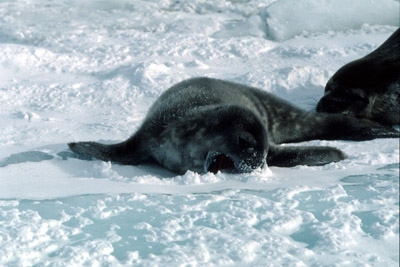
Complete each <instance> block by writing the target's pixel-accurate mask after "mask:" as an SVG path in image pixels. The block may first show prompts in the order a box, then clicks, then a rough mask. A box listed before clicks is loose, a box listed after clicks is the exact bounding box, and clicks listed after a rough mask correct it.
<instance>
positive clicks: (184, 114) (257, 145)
mask: <svg viewBox="0 0 400 267" xmlns="http://www.w3.org/2000/svg"><path fill="white" fill-rule="evenodd" d="M398 136H399V134H398V132H396V131H394V130H393V129H392V128H391V127H387V126H382V125H380V124H378V123H375V122H372V121H369V120H359V119H356V118H352V117H348V116H344V115H340V114H323V113H314V112H306V111H303V110H301V109H299V108H297V107H295V106H293V105H291V104H290V103H288V102H286V101H284V100H282V99H279V98H277V97H275V96H273V95H271V94H269V93H267V92H264V91H261V90H259V89H256V88H252V87H248V86H245V85H240V84H236V83H232V82H227V81H223V80H217V79H211V78H194V79H189V80H186V81H183V82H180V83H178V84H176V85H175V86H173V87H171V88H170V89H168V90H167V91H166V92H164V93H163V94H162V95H161V96H160V97H159V98H158V99H157V101H156V102H155V103H154V104H153V106H152V107H151V108H150V110H149V112H148V114H147V116H146V118H145V120H144V122H143V124H142V126H141V127H140V128H139V130H138V131H137V132H136V133H135V134H134V135H133V136H132V137H130V138H129V139H128V140H126V141H124V142H122V143H119V144H114V145H103V144H99V143H95V142H78V143H70V144H69V147H70V148H71V150H73V151H74V152H76V153H79V154H84V155H88V156H91V157H95V158H98V159H101V160H105V161H112V162H116V163H121V164H130V165H137V164H140V163H143V162H146V161H149V160H155V161H156V162H157V163H159V164H160V165H162V166H164V167H166V168H167V169H170V170H172V171H174V172H176V173H179V174H182V173H185V172H186V171H187V170H192V171H196V172H207V171H212V172H217V171H218V170H221V169H223V170H232V171H237V172H249V171H252V170H254V169H256V168H259V167H262V166H263V165H265V164H266V163H267V164H268V165H273V166H295V165H299V164H302V165H322V164H326V163H330V162H335V161H339V160H342V159H344V158H345V155H344V154H343V153H342V152H341V151H340V150H338V149H335V148H331V147H305V146H303V147H298V146H295V147H294V146H292V147H291V146H278V144H281V143H287V142H300V141H307V140H312V139H325V140H333V139H346V140H367V139H373V138H382V137H398Z"/></svg>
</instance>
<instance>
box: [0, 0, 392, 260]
mask: <svg viewBox="0 0 400 267" xmlns="http://www.w3.org/2000/svg"><path fill="white" fill-rule="evenodd" d="M378 2H379V5H378V4H377V3H378ZM323 3H324V5H322V2H321V1H317V0H315V1H311V0H301V1H286V0H279V1H264V0H251V1H245V0H243V1H240V0H239V1H222V0H218V1H217V0H215V1H212V0H191V1H189V0H188V1H175V0H162V1H128V0H116V1H103V0H86V1H83V0H75V1H62V0H53V1H50V0H48V1H46V0H31V1H22V0H21V1H18V0H17V1H7V0H3V1H0V125H1V127H0V248H1V249H0V266H32V265H36V266H84V265H88V266H97V265H101V266H132V265H134V266H224V265H236V266H398V264H399V186H398V184H399V140H397V139H379V140H371V141H365V142H346V141H329V142H328V141H311V142H304V143H302V145H329V146H334V147H337V148H339V149H342V150H343V151H344V152H345V153H346V154H347V155H348V156H349V157H348V159H346V160H344V161H341V162H338V163H333V164H329V165H326V166H322V167H305V166H297V167H294V168H273V167H271V168H265V169H263V170H259V171H257V172H254V173H251V174H242V175H228V174H223V173H217V174H216V175H214V174H210V173H208V174H197V173H193V172H190V171H189V172H187V173H186V174H185V175H183V176H176V175H175V174H173V173H171V172H168V171H166V170H164V169H162V168H161V167H159V166H153V165H143V166H120V165H116V164H111V163H107V162H101V161H86V160H80V159H77V158H73V157H71V155H70V154H69V153H68V149H67V145H66V143H67V142H70V141H84V140H93V141H102V142H117V141H121V140H124V139H126V138H127V137H129V136H130V135H131V134H132V133H133V132H134V131H135V130H136V129H137V128H138V127H139V125H140V123H141V121H142V120H143V118H144V116H145V114H146V112H147V110H148V108H149V106H150V105H151V103H153V102H154V101H155V99H156V98H157V97H158V96H159V95H160V94H161V93H162V92H163V91H164V90H166V89H167V88H168V87H169V86H171V85H173V84H175V83H176V82H179V81H181V80H183V79H186V78H190V77H195V76H208V77H216V78H222V79H226V80H230V81H235V82H240V83H243V84H247V85H251V86H256V87H259V88H261V89H263V90H266V91H269V92H272V93H274V94H276V95H278V96H280V97H282V98H285V99H287V100H289V101H291V102H293V103H295V104H296V105H298V106H300V107H302V108H304V109H307V110H312V109H314V107H315V105H316V103H317V101H318V99H319V98H320V97H321V96H322V95H323V90H324V86H325V83H326V82H327V80H328V79H329V77H330V76H331V75H332V74H333V73H334V72H335V71H336V70H337V69H338V68H339V67H340V66H342V65H343V64H345V63H347V62H349V61H351V60H354V59H356V58H359V57H362V56H364V55H366V54H368V53H369V52H371V51H372V50H374V49H375V48H377V47H378V46H379V45H380V44H381V43H382V42H383V41H384V40H386V39H387V38H388V37H389V36H390V34H391V33H393V32H394V31H395V30H396V29H397V27H398V26H399V25H398V20H397V24H396V22H394V23H393V16H396V7H397V10H398V6H399V2H398V1H390V0H384V1H383V0H381V1H367V0H365V1H361V0H359V1H350V2H349V1H347V2H346V3H345V2H344V1H323ZM333 3H335V4H333ZM325 4H326V5H325ZM360 6H361V8H360ZM324 7H327V8H328V7H329V8H330V10H329V11H327V9H325V8H324ZM327 12H328V14H327ZM288 16H289V17H288ZM349 16H351V17H352V20H351V21H350V20H349ZM397 18H398V13H397ZM327 19H329V20H331V21H330V22H327ZM333 19H334V22H332V20H333ZM286 22H288V23H289V24H287V23H286ZM313 25H317V26H315V27H314V26H313ZM272 31H273V32H272ZM271 32H272V35H271ZM294 36H296V37H295V38H292V37H294ZM271 38H275V39H279V40H283V39H285V40H284V41H273V40H271Z"/></svg>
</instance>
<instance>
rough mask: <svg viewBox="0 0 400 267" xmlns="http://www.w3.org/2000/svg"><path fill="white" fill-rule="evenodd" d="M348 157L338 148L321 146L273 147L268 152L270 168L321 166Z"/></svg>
mask: <svg viewBox="0 0 400 267" xmlns="http://www.w3.org/2000/svg"><path fill="white" fill-rule="evenodd" d="M345 158H347V156H346V155H345V154H344V153H343V152H342V151H340V150H339V149H337V148H333V147H327V146H325V147H320V146H318V147H317V146H273V147H271V148H270V150H269V151H268V156H267V164H268V166H277V167H293V166H296V165H308V166H319V165H325V164H328V163H331V162H337V161H341V160H343V159H345Z"/></svg>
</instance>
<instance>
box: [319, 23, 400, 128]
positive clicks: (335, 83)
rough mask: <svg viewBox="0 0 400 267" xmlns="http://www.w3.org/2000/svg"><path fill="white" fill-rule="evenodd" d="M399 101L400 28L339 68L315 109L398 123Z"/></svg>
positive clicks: (391, 123)
mask: <svg viewBox="0 0 400 267" xmlns="http://www.w3.org/2000/svg"><path fill="white" fill-rule="evenodd" d="M399 103H400V29H398V30H397V31H395V32H394V33H393V34H392V35H391V36H390V37H389V39H388V40H386V42H384V43H383V44H382V45H381V46H380V47H378V48H377V49H376V50H375V51H373V52H371V53H370V54H368V55H367V56H365V57H363V58H361V59H358V60H356V61H353V62H350V63H348V64H347V65H344V66H343V67H342V68H340V69H339V70H338V71H337V72H336V73H335V74H334V75H333V76H332V78H331V79H330V80H329V81H328V83H327V84H326V87H325V95H324V96H323V97H322V98H321V99H320V101H319V103H318V105H317V111H318V112H326V113H343V114H348V115H351V116H355V117H360V118H368V119H371V120H374V121H377V122H380V123H385V124H390V125H393V124H399V123H400V105H399Z"/></svg>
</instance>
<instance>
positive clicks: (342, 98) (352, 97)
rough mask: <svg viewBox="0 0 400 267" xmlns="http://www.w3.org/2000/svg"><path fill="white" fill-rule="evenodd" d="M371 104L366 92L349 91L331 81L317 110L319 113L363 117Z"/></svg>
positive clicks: (360, 90)
mask: <svg viewBox="0 0 400 267" xmlns="http://www.w3.org/2000/svg"><path fill="white" fill-rule="evenodd" d="M346 89H347V90H346ZM369 104H370V100H369V96H368V95H367V94H366V92H365V90H362V89H360V88H357V87H353V88H351V89H348V88H346V87H343V86H342V85H339V84H337V83H335V81H334V80H332V79H331V80H330V81H329V82H328V83H327V85H326V87H325V95H324V96H323V97H322V98H321V99H320V100H319V102H318V104H317V108H316V110H317V112H324V113H342V114H347V115H351V116H355V117H363V116H365V114H366V112H367V110H368V107H369Z"/></svg>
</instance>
